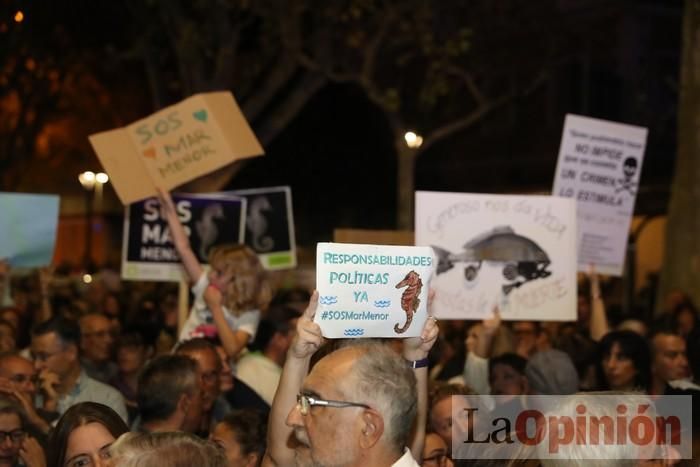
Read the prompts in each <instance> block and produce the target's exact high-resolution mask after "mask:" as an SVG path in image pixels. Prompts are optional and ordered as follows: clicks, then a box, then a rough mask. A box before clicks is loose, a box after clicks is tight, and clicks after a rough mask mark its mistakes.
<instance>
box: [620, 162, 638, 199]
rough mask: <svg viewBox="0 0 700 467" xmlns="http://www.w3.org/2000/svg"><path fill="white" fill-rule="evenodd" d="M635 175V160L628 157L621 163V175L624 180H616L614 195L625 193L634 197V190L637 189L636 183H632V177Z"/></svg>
mask: <svg viewBox="0 0 700 467" xmlns="http://www.w3.org/2000/svg"><path fill="white" fill-rule="evenodd" d="M636 174H637V159H635V158H634V157H628V158H627V159H625V161H624V162H623V163H622V175H623V176H624V178H618V179H617V184H618V187H617V190H615V193H620V192H621V191H627V192H628V193H629V194H630V195H632V196H634V195H635V189H636V188H637V183H635V182H634V181H632V179H633V178H634V176H635V175H636Z"/></svg>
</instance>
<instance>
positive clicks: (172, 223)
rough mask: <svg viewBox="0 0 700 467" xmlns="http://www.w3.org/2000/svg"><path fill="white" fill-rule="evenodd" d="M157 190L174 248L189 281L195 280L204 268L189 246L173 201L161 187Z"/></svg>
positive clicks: (188, 240)
mask: <svg viewBox="0 0 700 467" xmlns="http://www.w3.org/2000/svg"><path fill="white" fill-rule="evenodd" d="M157 190H158V200H159V201H160V207H161V212H162V213H163V215H164V216H165V220H166V221H168V227H169V228H170V235H171V236H172V238H173V243H174V244H175V249H176V250H177V253H178V254H179V255H180V260H181V261H182V266H183V267H184V268H185V272H186V273H187V277H189V279H190V281H191V282H197V280H198V279H199V278H200V276H201V275H202V273H203V272H204V269H202V265H201V264H199V260H197V257H196V256H195V254H194V252H193V251H192V248H191V247H190V239H189V238H188V237H187V234H186V233H185V229H184V227H183V226H182V223H181V222H180V219H179V218H178V217H177V211H176V209H175V203H173V199H172V197H171V196H170V193H169V192H168V191H165V190H163V189H162V188H157Z"/></svg>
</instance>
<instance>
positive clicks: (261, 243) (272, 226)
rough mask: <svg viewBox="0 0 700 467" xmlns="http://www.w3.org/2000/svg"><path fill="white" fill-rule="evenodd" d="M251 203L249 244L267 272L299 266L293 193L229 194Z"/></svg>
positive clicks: (283, 189) (266, 190) (262, 190)
mask: <svg viewBox="0 0 700 467" xmlns="http://www.w3.org/2000/svg"><path fill="white" fill-rule="evenodd" d="M225 193H227V194H232V195H235V196H240V197H241V198H245V199H246V200H247V209H246V220H245V226H246V227H245V230H246V233H245V242H246V244H247V245H248V246H249V247H251V248H252V249H253V251H255V252H256V253H257V254H258V258H260V262H262V265H263V267H264V268H265V269H268V270H279V269H290V268H294V267H296V265H297V251H296V240H295V238H294V214H293V211H292V190H291V189H290V188H289V187H288V186H278V187H270V188H255V189H250V190H236V191H227V192H225Z"/></svg>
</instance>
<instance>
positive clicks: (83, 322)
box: [78, 313, 118, 383]
mask: <svg viewBox="0 0 700 467" xmlns="http://www.w3.org/2000/svg"><path fill="white" fill-rule="evenodd" d="M78 324H79V325H80V363H81V365H82V366H83V369H84V370H85V372H86V373H87V374H88V376H90V377H91V378H94V379H96V380H97V381H101V382H103V383H109V381H112V379H114V378H115V377H116V376H117V372H118V369H117V365H116V363H115V362H114V361H113V360H112V357H113V353H114V336H113V335H112V332H113V331H112V329H113V325H112V322H111V321H110V319H109V318H107V317H106V316H105V315H103V314H102V313H88V314H86V315H83V316H82V317H81V318H80V321H79V322H78Z"/></svg>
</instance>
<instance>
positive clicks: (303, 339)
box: [289, 290, 324, 358]
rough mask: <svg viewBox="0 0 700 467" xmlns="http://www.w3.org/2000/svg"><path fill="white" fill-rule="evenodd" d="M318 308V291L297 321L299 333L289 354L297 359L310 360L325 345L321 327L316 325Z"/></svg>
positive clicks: (315, 291)
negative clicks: (315, 319) (315, 317)
mask: <svg viewBox="0 0 700 467" xmlns="http://www.w3.org/2000/svg"><path fill="white" fill-rule="evenodd" d="M317 308H318V291H317V290H314V293H313V294H312V295H311V300H309V306H307V307H306V310H304V314H303V315H302V316H301V317H300V318H299V320H298V321H297V332H296V335H295V336H294V340H293V341H292V345H291V347H290V348H289V353H290V354H291V355H292V356H294V357H296V358H308V357H310V356H311V355H313V354H314V353H315V352H316V351H317V350H318V348H319V347H320V346H321V344H323V342H324V338H323V335H322V334H321V327H320V326H319V325H318V324H317V323H314V316H316V309H317Z"/></svg>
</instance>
